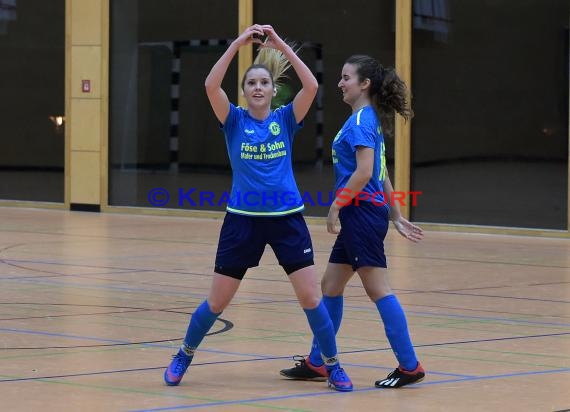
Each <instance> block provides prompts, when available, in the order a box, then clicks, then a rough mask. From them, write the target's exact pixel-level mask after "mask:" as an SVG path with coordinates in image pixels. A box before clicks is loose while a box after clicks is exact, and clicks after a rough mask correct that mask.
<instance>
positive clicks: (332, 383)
mask: <svg viewBox="0 0 570 412" xmlns="http://www.w3.org/2000/svg"><path fill="white" fill-rule="evenodd" d="M328 383H329V388H332V389H334V390H335V391H340V392H350V391H352V382H351V381H350V378H349V377H348V375H347V374H346V372H345V371H344V369H342V368H341V367H337V368H335V369H333V370H332V371H330V376H329V380H328Z"/></svg>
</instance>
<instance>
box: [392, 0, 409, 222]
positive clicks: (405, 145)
mask: <svg viewBox="0 0 570 412" xmlns="http://www.w3.org/2000/svg"><path fill="white" fill-rule="evenodd" d="M396 71H397V72H398V75H399V76H400V78H401V79H402V80H403V81H404V82H405V83H406V85H407V86H408V88H409V90H410V91H411V90H412V1H411V0H398V1H396ZM395 140H396V141H395V149H394V152H395V153H394V158H395V159H394V160H395V165H394V170H395V175H396V176H395V180H394V190H397V191H401V192H408V191H409V190H410V172H411V170H410V169H411V167H412V165H411V161H410V159H411V124H410V121H408V122H405V121H404V119H403V118H402V117H401V116H400V115H398V114H396V122H395ZM409 202H410V199H409V198H408V199H407V200H406V206H401V207H400V208H401V212H402V216H404V217H405V218H409V217H410V208H409Z"/></svg>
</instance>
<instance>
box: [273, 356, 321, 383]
mask: <svg viewBox="0 0 570 412" xmlns="http://www.w3.org/2000/svg"><path fill="white" fill-rule="evenodd" d="M293 360H294V361H296V363H295V367H293V368H290V369H282V370H281V371H280V372H279V373H280V374H281V376H285V377H286V378H289V379H296V380H302V381H319V382H324V381H326V380H327V378H328V377H329V373H328V372H327V368H326V367H325V365H321V366H315V365H313V364H312V363H311V360H310V359H309V357H308V356H307V357H306V358H303V357H302V356H298V355H297V356H293Z"/></svg>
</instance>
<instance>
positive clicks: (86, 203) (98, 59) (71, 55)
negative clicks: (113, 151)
mask: <svg viewBox="0 0 570 412" xmlns="http://www.w3.org/2000/svg"><path fill="white" fill-rule="evenodd" d="M65 7H66V19H65V22H66V23H65V25H66V27H65V32H66V46H65V48H66V62H65V66H66V91H65V96H66V119H67V125H66V128H65V130H66V136H65V139H66V145H65V205H66V207H69V208H70V209H71V210H88V211H99V210H100V206H101V175H102V168H103V167H104V165H103V163H102V155H101V148H102V145H103V144H105V145H106V141H105V142H103V140H102V139H101V136H102V133H103V132H105V133H106V130H104V127H102V125H106V117H104V116H106V110H105V113H104V115H103V110H102V107H104V105H103V104H102V102H103V100H104V99H106V98H107V90H106V87H103V79H104V77H105V75H106V71H107V65H108V60H107V61H105V62H103V53H102V45H103V39H104V38H107V33H103V30H104V29H105V30H107V29H108V24H107V25H104V24H103V19H105V21H108V0H90V1H83V0H67V1H66V6H65ZM107 31H108V30H107ZM105 85H106V81H105Z"/></svg>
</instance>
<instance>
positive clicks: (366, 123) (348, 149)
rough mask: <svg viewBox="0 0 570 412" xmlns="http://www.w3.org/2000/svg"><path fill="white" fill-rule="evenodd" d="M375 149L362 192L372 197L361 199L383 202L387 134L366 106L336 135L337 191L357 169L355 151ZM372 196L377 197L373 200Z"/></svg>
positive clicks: (334, 149)
mask: <svg viewBox="0 0 570 412" xmlns="http://www.w3.org/2000/svg"><path fill="white" fill-rule="evenodd" d="M358 146H363V147H370V148H372V149H374V167H373V169H372V178H371V179H370V180H369V181H368V183H366V185H365V186H364V188H363V189H362V191H363V192H367V193H369V194H370V197H369V198H368V199H364V196H360V197H359V198H361V199H362V200H365V201H372V199H373V198H374V200H375V201H376V202H378V203H384V193H383V190H384V179H385V177H386V157H385V146H384V135H383V133H382V127H381V126H380V120H379V119H378V116H377V115H376V112H375V111H374V109H373V108H372V107H371V106H365V107H363V108H361V109H360V110H358V111H357V112H356V113H353V114H352V115H351V116H350V117H349V118H348V119H347V121H346V122H345V123H344V125H343V126H342V128H341V129H340V131H339V132H338V133H337V135H336V136H335V138H334V140H333V144H332V161H333V167H334V174H335V192H337V191H338V190H340V189H343V188H344V187H345V186H346V183H347V182H348V179H349V178H350V176H351V175H352V173H354V171H355V170H356V148H357V147H358ZM372 196H374V197H373V198H372Z"/></svg>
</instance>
